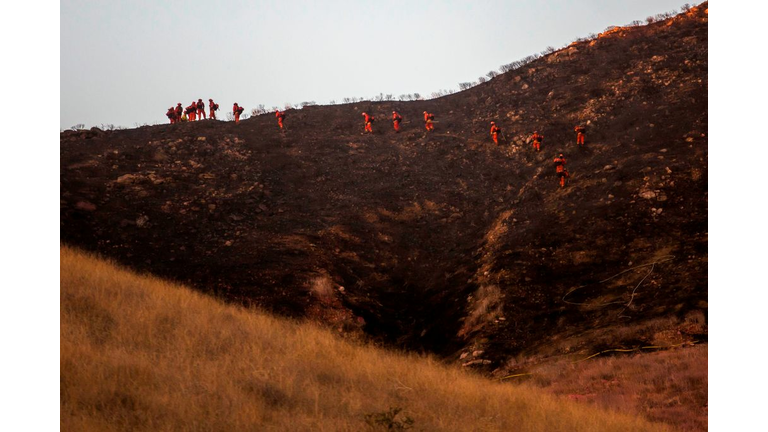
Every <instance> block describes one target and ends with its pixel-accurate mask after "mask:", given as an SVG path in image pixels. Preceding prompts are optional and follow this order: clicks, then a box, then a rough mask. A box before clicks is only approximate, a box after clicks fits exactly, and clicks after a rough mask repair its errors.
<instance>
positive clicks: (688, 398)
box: [531, 344, 708, 431]
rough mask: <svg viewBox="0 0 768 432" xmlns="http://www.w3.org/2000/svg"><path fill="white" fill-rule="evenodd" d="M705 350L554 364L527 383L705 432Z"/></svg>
mask: <svg viewBox="0 0 768 432" xmlns="http://www.w3.org/2000/svg"><path fill="white" fill-rule="evenodd" d="M707 352H708V348H707V345H706V344H704V345H699V346H695V347H690V348H677V349H673V350H670V351H663V352H656V353H644V354H637V355H631V356H630V355H619V356H615V357H606V358H596V359H594V360H588V361H584V362H579V363H562V362H561V363H553V364H549V365H546V366H543V367H541V368H539V369H537V370H535V371H533V372H534V374H533V375H532V378H531V382H532V383H533V384H535V385H536V386H538V387H542V388H545V389H547V390H550V391H552V392H554V393H555V394H558V395H562V396H566V397H568V398H570V399H574V400H578V401H584V402H588V403H591V404H594V405H597V406H600V407H603V408H608V409H611V410H616V411H621V412H625V413H635V414H638V415H642V416H643V417H646V418H648V419H650V420H653V421H657V422H663V423H665V424H670V425H673V426H675V427H676V428H678V429H680V430H685V431H701V430H706V429H707V420H708V395H707V382H708V361H707V355H708V354H707Z"/></svg>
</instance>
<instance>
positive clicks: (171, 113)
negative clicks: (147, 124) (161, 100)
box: [165, 107, 176, 124]
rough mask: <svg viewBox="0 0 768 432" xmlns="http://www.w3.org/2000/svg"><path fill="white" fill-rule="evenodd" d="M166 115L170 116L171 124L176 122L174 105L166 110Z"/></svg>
mask: <svg viewBox="0 0 768 432" xmlns="http://www.w3.org/2000/svg"><path fill="white" fill-rule="evenodd" d="M165 116H166V117H168V120H170V121H171V124H174V123H176V109H175V108H174V107H170V108H168V111H166V112H165Z"/></svg>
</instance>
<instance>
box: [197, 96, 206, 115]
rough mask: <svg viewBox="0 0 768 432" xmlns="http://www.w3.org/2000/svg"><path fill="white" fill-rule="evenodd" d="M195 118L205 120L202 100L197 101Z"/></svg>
mask: <svg viewBox="0 0 768 432" xmlns="http://www.w3.org/2000/svg"><path fill="white" fill-rule="evenodd" d="M197 118H199V119H205V104H204V103H203V100H202V99H198V100H197Z"/></svg>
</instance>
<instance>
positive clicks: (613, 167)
mask: <svg viewBox="0 0 768 432" xmlns="http://www.w3.org/2000/svg"><path fill="white" fill-rule="evenodd" d="M615 169H616V166H614V165H606V166H604V167H603V171H613V170H615Z"/></svg>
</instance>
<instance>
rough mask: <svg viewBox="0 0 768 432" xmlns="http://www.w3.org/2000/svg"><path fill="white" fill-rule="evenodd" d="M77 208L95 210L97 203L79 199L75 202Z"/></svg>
mask: <svg viewBox="0 0 768 432" xmlns="http://www.w3.org/2000/svg"><path fill="white" fill-rule="evenodd" d="M75 208H76V209H78V210H85V211H94V210H96V205H95V204H93V203H91V202H88V201H78V202H77V204H75Z"/></svg>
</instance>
